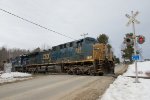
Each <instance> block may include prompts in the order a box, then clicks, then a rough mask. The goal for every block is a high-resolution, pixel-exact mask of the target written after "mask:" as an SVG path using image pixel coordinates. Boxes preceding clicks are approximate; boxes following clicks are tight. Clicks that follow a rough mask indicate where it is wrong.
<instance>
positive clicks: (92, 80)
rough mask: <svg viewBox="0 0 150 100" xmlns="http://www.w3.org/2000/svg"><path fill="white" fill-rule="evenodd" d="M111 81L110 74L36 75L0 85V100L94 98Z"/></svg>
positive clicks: (97, 96) (87, 99)
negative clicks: (32, 77)
mask: <svg viewBox="0 0 150 100" xmlns="http://www.w3.org/2000/svg"><path fill="white" fill-rule="evenodd" d="M118 68H121V67H118ZM113 81H114V78H113V77H111V76H78V75H46V76H38V77H36V78H34V79H31V80H27V81H22V82H17V83H11V84H6V85H1V86H0V100H96V99H97V98H99V96H100V95H102V94H103V93H104V91H105V90H106V89H107V88H108V87H109V85H110V84H111V83H112V82H113Z"/></svg>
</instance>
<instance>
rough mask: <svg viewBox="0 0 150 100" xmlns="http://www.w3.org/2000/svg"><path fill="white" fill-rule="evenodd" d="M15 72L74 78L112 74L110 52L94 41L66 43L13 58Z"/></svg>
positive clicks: (89, 38)
mask: <svg viewBox="0 0 150 100" xmlns="http://www.w3.org/2000/svg"><path fill="white" fill-rule="evenodd" d="M12 65H13V69H14V70H15V71H26V72H34V73H39V72H44V73H47V72H57V73H59V72H60V73H68V74H76V75H84V74H86V75H104V74H114V67H115V66H114V65H115V64H114V56H113V52H112V50H111V49H110V48H108V46H107V45H106V44H103V43H98V41H97V40H96V39H95V38H92V37H86V38H83V39H79V40H75V41H71V42H67V43H64V44H60V45H57V46H53V47H52V49H49V50H43V51H41V52H32V53H29V54H24V55H20V56H18V57H16V58H14V59H12Z"/></svg>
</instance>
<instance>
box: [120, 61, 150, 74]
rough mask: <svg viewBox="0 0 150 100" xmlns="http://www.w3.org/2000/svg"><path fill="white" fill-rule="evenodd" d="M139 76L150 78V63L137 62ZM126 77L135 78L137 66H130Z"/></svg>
mask: <svg viewBox="0 0 150 100" xmlns="http://www.w3.org/2000/svg"><path fill="white" fill-rule="evenodd" d="M137 68H138V76H140V77H150V61H146V62H137ZM123 75H124V76H135V64H132V65H129V68H128V70H127V72H126V73H124V74H123Z"/></svg>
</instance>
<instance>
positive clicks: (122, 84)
mask: <svg viewBox="0 0 150 100" xmlns="http://www.w3.org/2000/svg"><path fill="white" fill-rule="evenodd" d="M149 71H150V61H147V62H138V72H139V74H138V75H139V76H144V77H148V76H149V75H147V74H146V73H149ZM126 76H135V67H134V64H132V65H130V66H129V68H128V70H127V72H126V73H124V74H123V75H120V76H118V77H117V79H116V80H115V81H114V82H113V84H111V85H110V87H109V88H108V89H107V90H106V92H105V93H104V95H103V96H102V98H101V99H100V100H150V94H149V90H150V79H144V78H139V81H140V83H134V81H135V78H131V77H126Z"/></svg>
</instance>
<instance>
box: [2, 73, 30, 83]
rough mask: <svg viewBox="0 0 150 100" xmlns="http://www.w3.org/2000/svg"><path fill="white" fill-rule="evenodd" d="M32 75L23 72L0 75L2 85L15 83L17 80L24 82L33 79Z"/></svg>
mask: <svg viewBox="0 0 150 100" xmlns="http://www.w3.org/2000/svg"><path fill="white" fill-rule="evenodd" d="M31 76H32V75H31V74H28V73H21V72H11V73H3V74H1V75H0V83H5V82H13V81H16V80H24V79H27V78H28V77H31Z"/></svg>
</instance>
